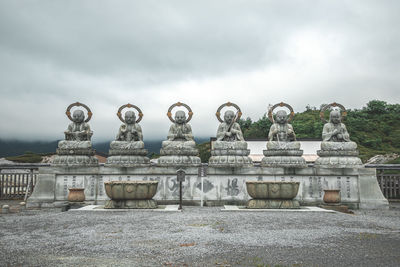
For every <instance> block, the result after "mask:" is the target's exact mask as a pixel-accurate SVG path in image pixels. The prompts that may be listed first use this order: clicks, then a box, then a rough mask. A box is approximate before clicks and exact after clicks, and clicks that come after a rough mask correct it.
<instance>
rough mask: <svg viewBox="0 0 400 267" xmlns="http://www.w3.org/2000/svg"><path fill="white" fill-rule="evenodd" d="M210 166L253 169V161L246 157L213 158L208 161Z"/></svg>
mask: <svg viewBox="0 0 400 267" xmlns="http://www.w3.org/2000/svg"><path fill="white" fill-rule="evenodd" d="M208 165H209V166H211V167H217V168H218V167H221V168H223V167H251V166H253V161H252V160H251V158H250V157H248V156H247V155H246V156H235V155H229V156H212V157H210V159H209V160H208Z"/></svg>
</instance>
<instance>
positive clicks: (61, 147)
mask: <svg viewBox="0 0 400 267" xmlns="http://www.w3.org/2000/svg"><path fill="white" fill-rule="evenodd" d="M72 106H84V107H85V108H86V109H88V113H89V112H90V109H89V108H88V107H86V106H85V105H83V104H80V103H74V104H71V105H70V106H69V107H68V108H67V116H68V118H70V119H71V120H72V123H71V124H69V125H68V129H67V130H66V131H65V132H64V133H65V140H62V141H60V142H58V148H57V151H56V152H57V155H56V156H55V157H54V159H53V161H52V162H51V164H52V165H55V166H70V167H74V166H96V165H98V159H97V158H96V157H95V156H94V155H95V150H94V149H92V144H91V141H90V139H91V137H92V135H93V132H92V131H91V130H90V126H89V124H88V123H87V121H88V120H89V119H90V117H89V118H88V120H86V121H85V115H84V113H83V111H82V110H79V109H78V110H75V111H74V113H73V116H72V117H71V116H70V113H69V112H70V109H71V107H72ZM89 114H91V112H90V113H89ZM90 116H91V115H90Z"/></svg>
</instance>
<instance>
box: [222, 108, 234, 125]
mask: <svg viewBox="0 0 400 267" xmlns="http://www.w3.org/2000/svg"><path fill="white" fill-rule="evenodd" d="M234 118H235V113H234V112H233V111H232V110H227V111H225V114H224V121H225V122H226V123H228V124H231V123H232V120H233V119H234Z"/></svg>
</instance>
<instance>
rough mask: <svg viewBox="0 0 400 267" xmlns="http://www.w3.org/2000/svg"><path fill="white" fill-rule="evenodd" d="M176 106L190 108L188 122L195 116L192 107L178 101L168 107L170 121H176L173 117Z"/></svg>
mask: <svg viewBox="0 0 400 267" xmlns="http://www.w3.org/2000/svg"><path fill="white" fill-rule="evenodd" d="M174 107H185V108H186V109H187V110H188V118H187V119H186V123H188V122H189V121H190V120H191V119H192V117H193V112H192V109H191V108H190V107H189V106H188V105H186V104H185V103H181V102H177V103H175V104H172V105H171V106H170V107H169V109H168V112H167V116H168V118H169V120H170V121H172V122H173V123H175V120H174V119H173V118H172V110H173V109H174Z"/></svg>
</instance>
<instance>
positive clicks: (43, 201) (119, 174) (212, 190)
mask: <svg viewBox="0 0 400 267" xmlns="http://www.w3.org/2000/svg"><path fill="white" fill-rule="evenodd" d="M176 170H177V168H176V167H171V166H166V167H161V166H153V165H152V166H147V167H105V166H97V167H73V168H69V167H66V166H65V167H43V168H40V169H39V176H38V180H37V183H36V186H35V188H34V191H33V193H32V195H31V196H30V197H29V198H28V201H27V207H28V208H29V207H42V208H43V207H54V203H57V202H65V201H66V200H67V196H68V188H70V187H84V188H85V198H86V202H87V203H91V204H104V202H105V201H106V200H108V199H109V198H108V197H107V195H106V192H105V188H104V182H105V181H119V180H131V181H135V180H148V181H152V180H154V181H158V182H159V186H158V187H157V193H156V195H155V196H154V199H155V200H157V202H158V203H159V204H161V203H162V204H171V203H177V201H178V199H179V183H178V182H177V178H176ZM185 171H186V180H185V182H183V200H184V201H186V202H190V203H191V204H197V205H199V204H200V200H201V199H203V200H204V201H207V203H216V204H218V205H223V204H232V203H236V204H237V205H246V203H247V201H248V200H249V198H250V196H249V195H248V193H247V189H246V181H277V182H279V181H284V182H287V181H293V182H299V183H300V187H299V193H298V194H297V196H296V198H295V200H298V201H299V202H300V203H301V205H308V206H310V205H321V204H323V200H322V199H323V195H324V191H323V189H325V188H340V190H341V199H342V204H343V205H347V206H349V207H350V208H352V209H358V208H363V209H382V208H388V201H387V200H386V199H385V198H384V196H383V194H382V192H381V190H380V188H379V185H378V182H377V179H376V171H375V169H370V168H341V169H335V168H314V167H307V168H265V167H259V166H252V167H246V168H244V167H243V168H230V167H226V168H213V167H210V166H209V167H208V168H207V172H206V176H205V177H203V178H201V177H199V176H198V174H199V169H198V168H197V167H187V168H185ZM202 188H203V191H202Z"/></svg>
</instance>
